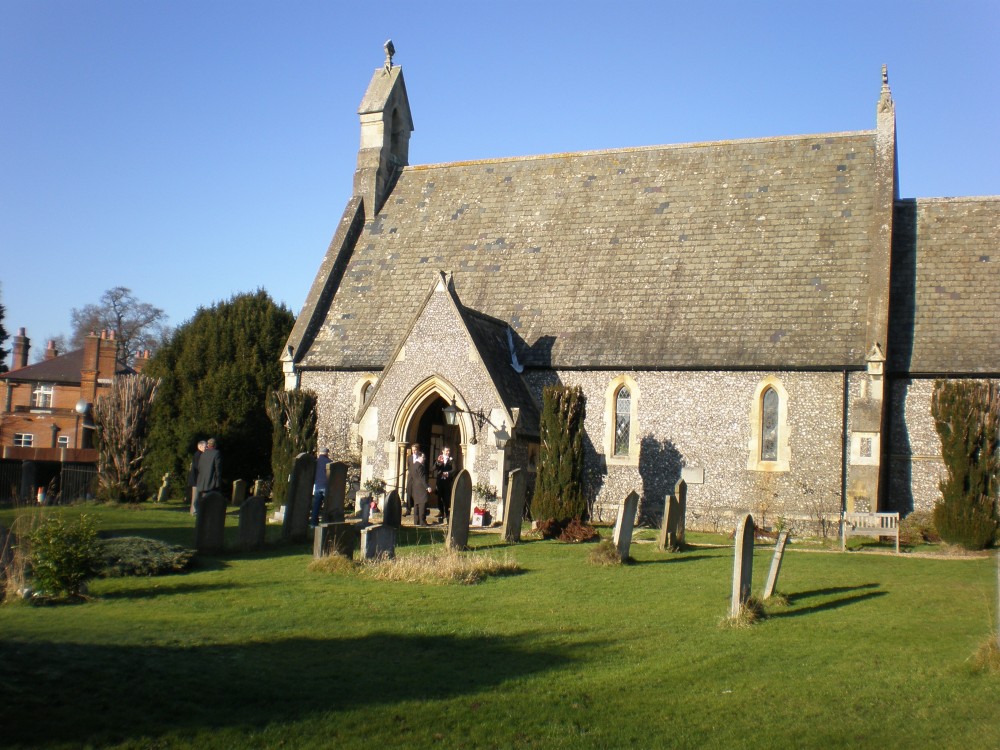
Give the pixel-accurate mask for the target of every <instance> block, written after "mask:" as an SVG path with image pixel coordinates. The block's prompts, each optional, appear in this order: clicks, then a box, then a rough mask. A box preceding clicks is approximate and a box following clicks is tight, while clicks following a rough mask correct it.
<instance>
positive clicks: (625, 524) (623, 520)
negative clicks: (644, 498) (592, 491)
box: [613, 490, 639, 560]
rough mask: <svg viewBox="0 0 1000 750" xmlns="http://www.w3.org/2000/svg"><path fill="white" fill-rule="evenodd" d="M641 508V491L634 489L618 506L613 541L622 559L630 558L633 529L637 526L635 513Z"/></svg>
mask: <svg viewBox="0 0 1000 750" xmlns="http://www.w3.org/2000/svg"><path fill="white" fill-rule="evenodd" d="M638 509H639V493H638V492H636V491H635V490H632V491H631V492H630V493H628V497H626V498H625V499H624V500H622V501H621V504H620V505H619V506H618V520H617V521H615V533H614V537H613V541H614V544H615V548H616V549H617V550H618V556H619V557H621V559H622V560H627V559H628V552H629V548H630V547H631V546H632V530H633V529H634V528H635V513H636V511H637V510H638Z"/></svg>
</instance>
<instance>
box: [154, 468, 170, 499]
mask: <svg viewBox="0 0 1000 750" xmlns="http://www.w3.org/2000/svg"><path fill="white" fill-rule="evenodd" d="M169 499H170V472H169V471H168V472H167V473H166V474H164V475H163V481H162V482H161V483H160V489H159V490H157V492H156V502H158V503H165V502H167V500H169Z"/></svg>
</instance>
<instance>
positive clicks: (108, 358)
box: [0, 328, 148, 491]
mask: <svg viewBox="0 0 1000 750" xmlns="http://www.w3.org/2000/svg"><path fill="white" fill-rule="evenodd" d="M30 345H31V342H30V339H29V338H28V337H27V335H26V333H25V330H24V329H23V328H21V329H20V330H19V331H18V333H17V335H16V336H14V337H13V338H12V347H11V350H12V364H11V369H10V371H9V372H6V373H4V374H2V375H0V389H2V398H3V402H2V403H3V409H2V411H0V458H2V459H3V460H4V463H5V464H7V465H8V466H9V465H10V464H11V463H13V462H32V463H33V464H34V465H35V467H34V468H35V471H36V472H37V474H36V477H35V481H34V482H32V483H33V484H37V485H39V486H44V485H46V484H48V482H49V481H50V479H51V477H53V476H55V475H56V474H57V473H59V472H60V471H61V467H62V466H63V465H66V464H75V465H79V464H91V465H94V464H96V463H97V450H96V449H95V448H94V447H93V434H92V424H93V423H92V422H91V414H90V411H89V409H88V407H90V406H92V405H93V404H94V403H96V401H97V399H98V398H100V396H101V394H102V392H104V391H105V390H107V389H108V388H109V387H110V385H111V382H112V379H113V378H114V377H115V376H117V375H122V374H131V373H135V372H137V371H139V370H140V369H141V368H142V366H143V365H144V364H145V363H146V361H147V358H148V354H147V355H146V356H145V357H142V358H140V359H139V360H138V362H137V366H136V367H135V368H132V367H127V366H123V365H122V364H121V363H119V362H118V360H117V345H116V341H115V337H114V332H113V331H110V332H109V331H102V332H101V333H100V334H93V333H92V334H90V335H89V336H87V338H86V340H85V342H84V346H83V348H82V349H78V350H76V351H72V352H67V353H66V354H60V353H59V352H58V351H57V350H56V349H55V345H54V342H52V341H50V342H49V343H48V347H47V348H46V350H45V357H44V359H43V360H42V361H41V362H38V363H36V364H33V365H29V364H28V353H29V349H30ZM78 405H79V407H80V409H82V410H83V413H81V411H80V410H78ZM3 490H4V491H6V490H7V488H6V487H5V488H3Z"/></svg>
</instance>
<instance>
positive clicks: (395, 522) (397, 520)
mask: <svg viewBox="0 0 1000 750" xmlns="http://www.w3.org/2000/svg"><path fill="white" fill-rule="evenodd" d="M382 525H383V526H390V527H392V528H394V529H398V528H399V527H400V526H402V525H403V503H402V501H401V500H400V499H399V493H398V492H396V490H393V491H392V492H390V493H389V496H388V497H387V498H386V499H385V504H384V505H383V506H382Z"/></svg>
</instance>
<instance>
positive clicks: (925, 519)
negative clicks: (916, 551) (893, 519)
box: [899, 510, 941, 547]
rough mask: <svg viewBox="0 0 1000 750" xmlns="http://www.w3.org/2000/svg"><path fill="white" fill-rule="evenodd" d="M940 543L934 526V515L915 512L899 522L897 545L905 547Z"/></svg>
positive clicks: (919, 511)
mask: <svg viewBox="0 0 1000 750" xmlns="http://www.w3.org/2000/svg"><path fill="white" fill-rule="evenodd" d="M940 541H941V535H940V534H938V531H937V528H935V526H934V514H933V513H932V512H931V511H929V510H915V511H913V512H912V513H910V515H908V516H907V517H906V518H904V519H903V520H901V521H900V522H899V543H900V544H902V545H905V546H907V547H915V546H916V545H918V544H937V543H938V542H940Z"/></svg>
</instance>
